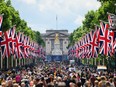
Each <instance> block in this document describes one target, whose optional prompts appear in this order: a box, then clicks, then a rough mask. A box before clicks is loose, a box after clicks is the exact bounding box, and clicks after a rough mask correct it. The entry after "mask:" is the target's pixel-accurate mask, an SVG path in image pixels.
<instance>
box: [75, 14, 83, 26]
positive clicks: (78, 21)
mask: <svg viewBox="0 0 116 87" xmlns="http://www.w3.org/2000/svg"><path fill="white" fill-rule="evenodd" d="M83 20H84V17H83V16H81V15H78V16H77V18H76V20H75V21H74V23H75V24H76V25H82V21H83Z"/></svg>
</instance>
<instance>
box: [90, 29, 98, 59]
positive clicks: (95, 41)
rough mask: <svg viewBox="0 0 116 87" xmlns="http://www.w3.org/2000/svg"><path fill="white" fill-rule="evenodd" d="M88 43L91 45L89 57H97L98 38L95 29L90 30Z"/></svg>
mask: <svg viewBox="0 0 116 87" xmlns="http://www.w3.org/2000/svg"><path fill="white" fill-rule="evenodd" d="M90 37H91V41H90V45H91V54H92V55H91V57H93V58H94V57H98V38H97V29H96V30H92V31H91V32H90Z"/></svg>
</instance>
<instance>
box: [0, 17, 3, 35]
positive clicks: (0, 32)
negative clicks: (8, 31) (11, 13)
mask: <svg viewBox="0 0 116 87" xmlns="http://www.w3.org/2000/svg"><path fill="white" fill-rule="evenodd" d="M2 21H3V15H0V37H1V36H2V28H1V26H2Z"/></svg>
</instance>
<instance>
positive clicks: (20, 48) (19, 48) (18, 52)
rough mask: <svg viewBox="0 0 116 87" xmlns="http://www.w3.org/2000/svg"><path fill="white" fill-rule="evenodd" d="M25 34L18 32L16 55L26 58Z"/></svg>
mask: <svg viewBox="0 0 116 87" xmlns="http://www.w3.org/2000/svg"><path fill="white" fill-rule="evenodd" d="M22 41H23V35H22V34H21V33H19V32H18V33H16V55H17V57H18V58H24V52H23V51H24V48H23V43H22Z"/></svg>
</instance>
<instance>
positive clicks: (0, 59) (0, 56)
mask: <svg viewBox="0 0 116 87" xmlns="http://www.w3.org/2000/svg"><path fill="white" fill-rule="evenodd" d="M0 61H1V65H0V68H1V69H2V68H3V63H2V62H3V59H2V55H1V52H0Z"/></svg>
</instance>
